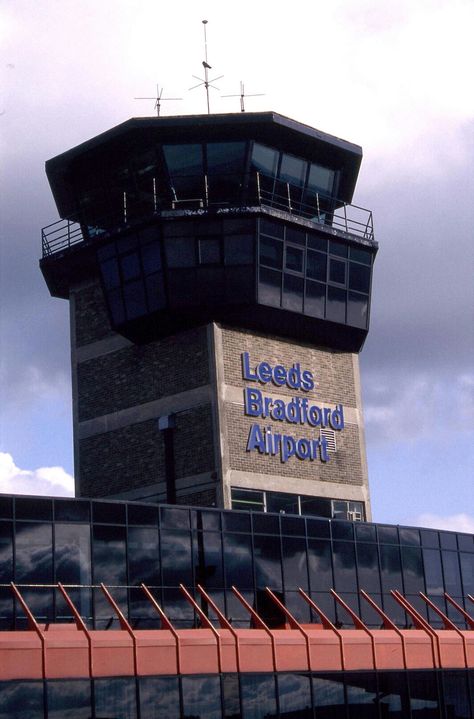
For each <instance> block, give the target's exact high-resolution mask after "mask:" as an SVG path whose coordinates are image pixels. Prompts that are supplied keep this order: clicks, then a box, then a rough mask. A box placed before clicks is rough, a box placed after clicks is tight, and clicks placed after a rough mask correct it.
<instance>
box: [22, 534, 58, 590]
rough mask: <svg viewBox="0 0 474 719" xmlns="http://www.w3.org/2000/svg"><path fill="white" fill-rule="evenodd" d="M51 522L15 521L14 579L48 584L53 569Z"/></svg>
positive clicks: (25, 582) (26, 582)
mask: <svg viewBox="0 0 474 719" xmlns="http://www.w3.org/2000/svg"><path fill="white" fill-rule="evenodd" d="M52 540H53V533H52V525H51V524H43V523H38V522H37V523H33V522H17V525H16V531H15V551H16V555H15V556H16V559H15V564H16V581H17V582H20V583H24V584H28V583H33V584H50V583H51V580H52V571H53V561H52V560H53V556H52V555H53V541H52Z"/></svg>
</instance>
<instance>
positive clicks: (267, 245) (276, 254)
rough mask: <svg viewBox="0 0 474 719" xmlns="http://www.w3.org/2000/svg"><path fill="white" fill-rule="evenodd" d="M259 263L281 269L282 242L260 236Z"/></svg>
mask: <svg viewBox="0 0 474 719" xmlns="http://www.w3.org/2000/svg"><path fill="white" fill-rule="evenodd" d="M260 263H261V264H262V265H266V266H267V267H275V268H276V269H279V270H281V268H282V266H283V243H282V242H279V241H278V240H274V239H272V238H271V237H260Z"/></svg>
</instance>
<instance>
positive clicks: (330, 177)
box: [308, 162, 335, 195]
mask: <svg viewBox="0 0 474 719" xmlns="http://www.w3.org/2000/svg"><path fill="white" fill-rule="evenodd" d="M334 179H335V172H334V170H330V169H329V167H323V166H322V165H317V164H316V163H314V162H312V163H311V165H310V169H309V177H308V187H309V188H311V189H314V190H320V191H321V192H323V193H324V194H326V195H330V194H332V191H333V188H334Z"/></svg>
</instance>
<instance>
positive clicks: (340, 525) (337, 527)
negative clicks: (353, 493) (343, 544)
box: [331, 502, 354, 539]
mask: <svg viewBox="0 0 474 719" xmlns="http://www.w3.org/2000/svg"><path fill="white" fill-rule="evenodd" d="M334 504H336V502H334ZM344 505H345V507H344V510H343V511H344V513H346V512H347V504H346V502H344ZM336 511H337V510H336ZM331 529H332V537H333V539H354V524H353V523H352V522H344V521H337V522H331Z"/></svg>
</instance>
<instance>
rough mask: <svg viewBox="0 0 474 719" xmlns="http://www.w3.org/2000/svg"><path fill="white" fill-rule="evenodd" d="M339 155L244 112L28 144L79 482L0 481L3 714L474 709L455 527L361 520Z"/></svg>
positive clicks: (467, 587) (471, 582) (349, 177)
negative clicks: (66, 347) (46, 485)
mask: <svg viewBox="0 0 474 719" xmlns="http://www.w3.org/2000/svg"><path fill="white" fill-rule="evenodd" d="M361 158H362V151H361V148H360V147H358V146H357V145H354V144H351V143H349V142H346V141H344V140H341V139H339V138H336V137H333V136H331V135H328V134H325V133H322V132H320V131H318V130H315V129H313V128H310V127H307V126H305V125H302V124H301V123H298V122H295V121H293V120H291V119H289V118H286V117H283V116H281V115H278V114H276V113H272V112H265V113H239V114H238V115H237V114H227V115H204V116H182V117H158V118H139V119H132V120H129V121H128V122H124V123H123V124H121V125H119V126H118V127H115V128H113V129H112V130H109V131H108V132H105V133H103V134H102V135H99V136H98V137H95V138H93V139H92V140H90V141H88V142H85V143H83V144H82V145H79V146H78V147H76V148H73V149H72V150H69V151H67V152H65V153H63V154H61V155H59V156H57V157H55V158H53V159H52V160H49V161H48V162H47V165H46V169H47V175H48V178H49V182H50V185H51V189H52V192H53V195H54V198H55V201H56V204H57V207H58V212H59V216H60V218H61V219H60V220H59V221H58V222H55V223H53V224H52V225H49V226H48V227H46V228H44V229H43V256H42V259H41V263H40V264H41V270H42V272H43V275H44V277H45V280H46V283H47V285H48V288H49V290H50V292H51V294H52V295H53V296H55V297H61V298H64V299H67V300H68V301H69V306H70V317H71V358H72V379H73V382H72V385H73V410H74V452H75V477H76V499H59V498H57V499H48V498H39V497H20V496H0V629H1V630H3V631H1V632H0V719H7V717H8V719H11V718H13V717H15V718H16V717H18V718H19V717H21V719H25V718H29V719H40V718H41V719H43V718H44V719H53V718H54V719H56V718H57V719H67V718H71V719H83V718H84V719H86V718H89V717H93V718H94V719H106V718H107V719H112V717H113V718H114V719H155V718H156V719H158V717H159V718H160V719H161V718H163V717H165V718H166V719H196V718H197V717H199V718H201V719H238V718H240V717H242V718H243V719H272V718H275V719H276V718H277V717H278V718H280V719H307V718H309V717H311V718H312V719H319V718H323V719H335V718H336V719H339V718H342V719H353V718H356V717H357V718H359V717H364V719H365V718H366V717H369V718H371V717H374V718H377V719H385V717H393V718H394V719H402V718H403V719H405V718H407V719H426V718H427V717H430V718H431V717H433V718H436V719H457V718H459V719H469V718H470V717H471V718H472V716H474V618H473V604H474V537H473V536H472V535H468V534H462V533H455V532H446V531H444V532H443V531H435V530H429V529H418V528H413V527H397V526H389V525H384V524H373V523H372V522H371V511H370V498H369V490H368V478H367V463H366V456H365V441H364V425H363V417H362V406H361V397H360V379H359V367H358V353H359V352H360V350H361V349H362V346H363V344H364V340H365V338H366V336H367V332H368V329H369V316H370V298H371V279H372V267H373V264H374V259H375V255H376V252H377V249H378V247H377V243H376V241H375V238H374V233H373V223H372V215H371V212H370V211H368V210H364V209H363V208H360V207H357V206H356V205H354V204H353V194H354V190H355V184H356V180H357V175H358V171H359V167H360V163H361Z"/></svg>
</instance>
